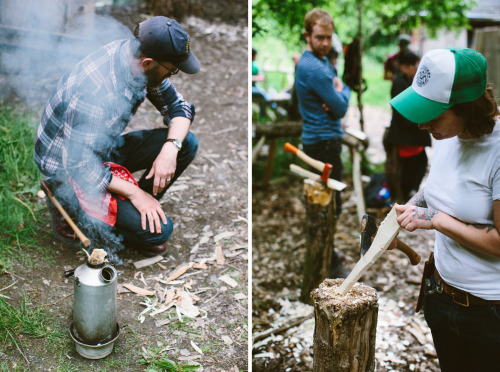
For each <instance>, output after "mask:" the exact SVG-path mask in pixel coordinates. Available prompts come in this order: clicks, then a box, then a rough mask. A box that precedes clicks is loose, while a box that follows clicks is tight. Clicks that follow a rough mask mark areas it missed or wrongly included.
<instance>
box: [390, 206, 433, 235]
mask: <svg viewBox="0 0 500 372" xmlns="http://www.w3.org/2000/svg"><path fill="white" fill-rule="evenodd" d="M394 208H395V209H396V213H397V214H398V218H397V221H398V223H399V225H400V226H401V227H402V228H403V229H405V230H408V231H415V230H417V229H425V230H431V229H434V222H435V221H434V220H435V218H436V216H437V215H438V214H439V212H438V211H436V210H434V209H431V208H422V207H417V206H415V205H411V204H410V205H408V204H407V205H395V206H394Z"/></svg>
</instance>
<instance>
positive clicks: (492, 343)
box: [424, 278, 500, 372]
mask: <svg viewBox="0 0 500 372" xmlns="http://www.w3.org/2000/svg"><path fill="white" fill-rule="evenodd" d="M432 279H433V280H435V279H434V278H432ZM424 312H425V320H426V321H427V324H428V325H429V327H430V328H431V331H432V338H433V340H434V346H435V347H436V351H437V355H438V358H439V364H440V366H441V371H443V372H462V371H463V372H489V371H498V370H500V305H496V306H494V305H492V306H470V307H464V306H461V305H458V304H456V303H454V302H453V299H452V298H451V296H449V295H447V294H445V293H441V294H437V293H436V294H432V295H427V296H425V304H424Z"/></svg>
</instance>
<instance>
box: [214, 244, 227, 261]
mask: <svg viewBox="0 0 500 372" xmlns="http://www.w3.org/2000/svg"><path fill="white" fill-rule="evenodd" d="M215 257H216V261H217V265H224V264H225V263H226V258H225V257H224V252H222V247H216V248H215Z"/></svg>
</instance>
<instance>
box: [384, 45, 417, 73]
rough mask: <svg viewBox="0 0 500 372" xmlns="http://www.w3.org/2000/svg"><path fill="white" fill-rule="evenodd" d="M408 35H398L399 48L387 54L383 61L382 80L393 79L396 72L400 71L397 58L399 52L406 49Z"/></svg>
mask: <svg viewBox="0 0 500 372" xmlns="http://www.w3.org/2000/svg"><path fill="white" fill-rule="evenodd" d="M410 41H411V39H410V37H409V36H408V35H400V36H399V40H398V47H399V50H398V52H397V53H394V54H390V55H388V56H387V58H386V59H385V62H384V80H390V81H392V80H394V78H395V77H396V75H397V73H398V72H399V71H400V69H399V63H398V58H399V55H400V54H401V53H403V52H404V51H406V50H408V46H409V45H410Z"/></svg>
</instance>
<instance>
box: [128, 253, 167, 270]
mask: <svg viewBox="0 0 500 372" xmlns="http://www.w3.org/2000/svg"><path fill="white" fill-rule="evenodd" d="M161 260H163V256H155V257H150V258H145V259H144V260H140V261H136V262H134V266H135V268H136V269H142V268H143V267H146V266H150V265H154V264H155V263H157V262H160V261H161Z"/></svg>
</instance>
